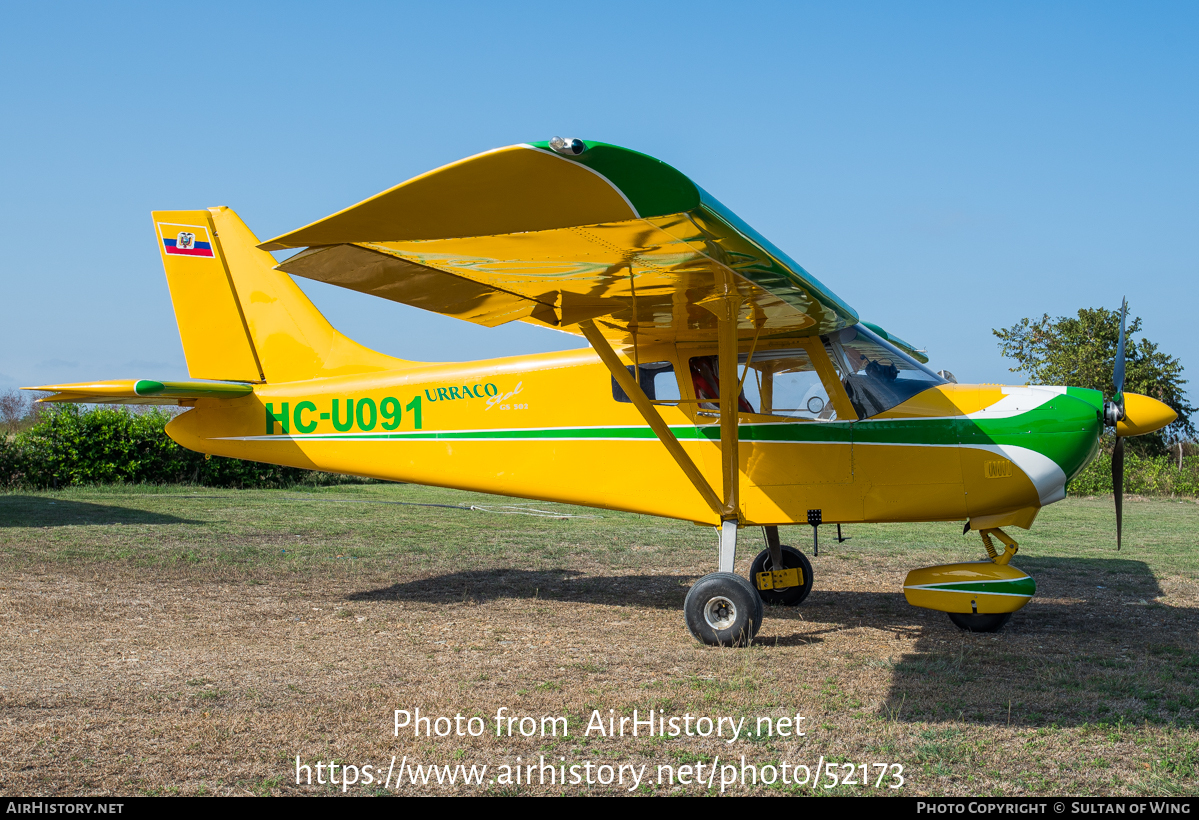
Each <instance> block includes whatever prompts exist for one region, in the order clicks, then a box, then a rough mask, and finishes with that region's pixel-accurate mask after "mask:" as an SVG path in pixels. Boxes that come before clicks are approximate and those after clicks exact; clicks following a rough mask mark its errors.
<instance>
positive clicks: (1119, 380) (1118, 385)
mask: <svg viewBox="0 0 1199 820" xmlns="http://www.w3.org/2000/svg"><path fill="white" fill-rule="evenodd" d="M1127 316H1128V300H1127V299H1123V300H1122V304H1121V305H1120V341H1119V342H1118V343H1117V344H1116V369H1115V371H1114V372H1113V373H1112V386H1113V387H1114V388H1115V393H1114V394H1113V395H1112V401H1114V402H1116V403H1117V404H1119V405H1123V403H1124V319H1125V317H1127Z"/></svg>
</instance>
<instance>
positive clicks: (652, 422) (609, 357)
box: [579, 319, 737, 519]
mask: <svg viewBox="0 0 1199 820" xmlns="http://www.w3.org/2000/svg"><path fill="white" fill-rule="evenodd" d="M579 329H580V330H582V331H583V335H584V336H585V337H586V338H587V341H588V342H590V344H591V346H592V347H593V348H595V352H596V353H597V354H599V357H600V360H601V361H603V363H604V364H605V365H607V367H608V370H609V371H610V372H611V373H612V378H614V379H616V383H617V384H619V385H620V389H621V390H623V391H624V392H625V395H626V396H628V397H629V398H630V399H631V400H632V402H633V406H634V407H636V408H637V412H639V413H641V417H642V418H643V419H645V422H646V424H648V425H649V426H650V429H651V430H653V431H654V435H656V436H657V437H658V440H659V441H661V442H662V444H664V445H665V446H666V450H667V452H669V453H670V455H671V456H672V457H673V458H674V460H675V463H676V464H678V465H679V469H681V470H682V471H683V472H684V473H685V474H686V475H687V478H689V479H691V483H692V484H694V485H695V489H697V490H699V494H700V495H701V496H703V499H704V501H706V502H707V503H708V506H709V507H711V508H712V511H713V512H715V513H716V514H717V515H719V516H720V517H721V518H722V519H723V518H725V517H726V516H725V513H724V508H725V505H724V503H722V502H721V500H720V497H719V496H718V495H716V491H715V490H713V489H712V487H711V485H709V484H708V481H707V479H705V478H704V475H703V473H701V472H700V471H699V468H697V467H696V466H695V462H694V461H692V460H691V457H690V456H689V455H687V451H686V450H684V449H683V445H681V444H679V440H678V439H677V438H675V436H674V433H672V432H670V427H668V426H667V424H666V422H665V421H663V420H662V416H661V415H659V414H658V410H657V408H655V407H654V406H653V405H652V404H650V402H649V398H648V397H647V396H646V395H645V393H644V392H643V391H642V390H641V385H640V384H639V383H638V381H637V380H636V379H634V378H633V377H632V376H631V375H629V371H628V370H627V369H626V368H625V366H624V365H623V364H621V361H620V359H619V358H618V357H617V355H616V351H614V350H613V349H612V346H611V345H609V344H608V340H607V339H605V338H604V337H603V335H602V334H600V332H599V330H598V329H597V328H596V326H595V322H593V321H592V320H591V319H587V320H585V321H582V322H579ZM736 367H737V357H736V356H733V369H734V373H735V372H736ZM732 383H733V384H736V377H735V376H734V379H733V382H732ZM734 400H735V399H734ZM734 407H735V405H734ZM735 463H736V462H734V464H735ZM734 494H735V492H734Z"/></svg>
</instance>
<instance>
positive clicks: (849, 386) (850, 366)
mask: <svg viewBox="0 0 1199 820" xmlns="http://www.w3.org/2000/svg"><path fill="white" fill-rule="evenodd" d="M824 338H825V339H826V345H827V348H828V350H829V352H830V354H831V356H832V359H833V362H834V363H836V365H837V369H838V370H840V371H841V376H842V379H843V381H844V384H845V392H847V393H848V394H849V400H850V402H851V403H852V404H853V407H854V409H855V410H857V411H858V416H859V417H860V418H864V419H865V418H870V417H871V416H877V415H878V414H879V413H884V412H886V411H887V410H890V409H891V408H892V407H895V406H896V405H898V404H902V403H903V402H905V401H907V400H908V399H910V398H911V397H912V396H915V395H916V394H917V393H922V392H923V391H925V390H927V389H928V388H930V387H934V386H936V385H938V384H947V382H946V380H945V379H943V378H941V377H940V376H938V375H937V374H936V373H934V372H933V371H932V370H930V369H928V368H927V367H925V366H924V365H922V364H920V362H918V361H916V360H915V359H913V358H912V357H911V356H909V355H908V354H906V353H904V352H903V351H901V350H899V349H898V348H896V347H895V346H893V345H892V344H891V343H890V342H888V341H886V340H884V339H882V338H881V337H879V336H878V335H876V334H875V333H873V332H872V331H870V330H869V329H868V328H866V327H863V326H862V325H854V326H853V327H848V328H845V329H844V330H842V331H840V332H838V333H833V334H830V335H829V336H827V337H824ZM846 374H848V375H846Z"/></svg>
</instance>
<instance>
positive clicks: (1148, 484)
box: [1067, 452, 1199, 496]
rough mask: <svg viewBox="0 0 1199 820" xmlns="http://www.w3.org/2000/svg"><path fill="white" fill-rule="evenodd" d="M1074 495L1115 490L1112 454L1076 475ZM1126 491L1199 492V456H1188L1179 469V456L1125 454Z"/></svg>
mask: <svg viewBox="0 0 1199 820" xmlns="http://www.w3.org/2000/svg"><path fill="white" fill-rule="evenodd" d="M1067 492H1068V493H1069V494H1070V495H1102V494H1104V493H1110V492H1112V457H1111V456H1110V455H1108V454H1106V453H1103V454H1100V455H1099V457H1098V458H1096V459H1095V460H1094V461H1092V462H1091V463H1090V464H1088V465H1087V467H1086V469H1084V470H1083V471H1082V472H1081V473H1079V474H1078V475H1077V476H1075V477H1074V480H1073V481H1071V482H1070V486H1069V488H1068V489H1067ZM1124 492H1125V493H1127V494H1129V495H1190V496H1197V495H1199V456H1185V457H1183V459H1182V469H1181V470H1180V469H1178V457H1177V456H1137V455H1133V454H1132V453H1127V452H1126V453H1125V454H1124Z"/></svg>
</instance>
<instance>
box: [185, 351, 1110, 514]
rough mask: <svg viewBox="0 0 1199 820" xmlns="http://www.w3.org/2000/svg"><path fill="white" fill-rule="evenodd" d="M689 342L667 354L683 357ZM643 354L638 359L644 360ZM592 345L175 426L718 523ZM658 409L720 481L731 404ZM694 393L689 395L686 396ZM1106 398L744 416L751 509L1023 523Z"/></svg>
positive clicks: (262, 404) (366, 466) (258, 457)
mask: <svg viewBox="0 0 1199 820" xmlns="http://www.w3.org/2000/svg"><path fill="white" fill-rule="evenodd" d="M683 348H684V346H682V345H680V346H678V347H677V348H671V349H670V350H668V351H665V352H664V351H663V350H662V349H659V350H658V351H656V358H657V359H669V360H672V361H674V362H675V364H676V368H675V369H676V372H682V373H686V372H687V369H686V368H685V367H683V366H682V364H683V362H685V360H686V356H687V355H688V351H687V350H685V349H683ZM644 360H645V359H643V361H644ZM612 385H613V382H612V378H611V376H610V374H609V371H608V370H607V369H606V368H605V366H604V365H603V364H602V363H601V362H600V360H599V359H598V358H597V356H596V354H595V353H594V352H593V351H592V350H590V349H584V350H578V351H570V352H563V353H548V354H541V355H535V356H522V357H513V358H505V359H493V360H485V361H477V362H469V363H450V364H420V365H415V366H413V367H406V368H403V369H399V370H388V371H382V372H374V373H368V374H361V375H350V376H338V377H333V378H321V379H312V380H305V381H301V382H290V383H281V384H264V385H256V386H255V389H254V393H253V395H250V396H245V397H242V398H236V399H230V400H218V399H199V400H198V401H197V402H196V404H195V407H194V408H193V409H191V410H190V411H188V412H186V413H184V414H182V415H181V416H179V417H178V418H176V419H175V420H174V421H172V422H171V424H170V425H169V426H168V428H167V431H168V433H169V434H170V435H171V436H172V437H173V438H174V439H175V440H176V441H178V442H179V443H180V444H182V445H183V446H185V447H188V448H190V449H193V450H199V451H201V452H205V453H210V454H214V455H222V456H231V457H236V458H244V459H251V460H255V461H262V462H269V463H275V464H284V465H289V466H294V467H301V468H307V469H314V470H325V471H330V472H337V473H346V474H354V475H363V476H369V477H373V478H379V479H385V480H391V481H402V482H411V483H419V484H429V485H437V486H444V487H454V488H460V489H465V490H474V491H479V492H487V493H496V494H502V495H508V496H518V497H524V498H530V499H538V500H546V501H558V502H563V503H570V504H581V505H587V506H593V507H602V508H608V509H614V510H624V511H629V512H638V513H645V514H650V515H659V516H665V517H670V518H676V519H683V520H689V521H695V522H698V523H708V524H718V523H719V519H718V518H717V517H716V516H715V514H714V513H713V511H712V510H711V509H710V507H709V506H708V505H707V504H705V503H704V501H703V499H702V498H701V497H700V495H699V494H698V493H697V492H696V490H695V487H694V486H693V485H692V484H691V483H690V482H689V481H688V479H687V478H686V477H685V476H684V474H683V473H682V471H681V470H680V469H679V467H678V465H677V464H676V463H675V462H674V461H673V460H672V458H671V457H670V455H669V454H668V453H667V451H666V448H665V447H663V445H662V443H661V442H660V441H659V440H658V439H657V438H656V437H655V435H654V433H653V432H652V431H651V430H650V428H649V427H648V426H647V425H646V423H645V421H644V419H643V418H642V417H641V416H640V415H639V413H638V412H637V410H636V409H635V408H634V407H633V405H632V404H629V403H627V402H621V401H618V400H617V399H616V398H615V397H614V390H613V386H612ZM679 390H680V394H681V398H682V399H683V400H684V403H683V404H680V405H678V406H671V405H670V404H663V405H660V406H659V411H660V413H661V415H662V417H663V419H664V420H665V421H666V423H667V424H669V425H670V428H671V430H672V431H673V432H674V434H675V436H676V437H677V438H678V439H679V441H680V442H681V443H682V445H683V447H684V449H685V450H686V451H687V453H688V454H689V455H690V456H691V458H692V460H693V461H694V462H695V464H696V465H697V466H698V467H699V469H700V470H701V471H702V472H703V473H704V475H705V476H706V477H707V479H708V480H709V482H710V483H711V484H712V485H713V486H715V487H719V486H720V458H721V457H720V449H719V439H720V425H719V418H718V414H716V413H711V412H705V411H704V410H702V409H701V408H702V407H703V405H701V404H697V403H695V392H694V389H693V387H692V385H691V384H690V380H689V379H686V378H684V379H680V380H679ZM687 399H691V400H692V403H691V404H686V403H685V402H686V400H687ZM1102 401H1103V399H1102V395H1101V394H1100V393H1098V392H1097V391H1092V390H1082V389H1078V388H1059V387H1003V386H1000V385H957V384H945V385H938V386H934V387H931V388H929V389H928V390H925V391H924V392H922V393H919V394H917V395H916V396H914V397H912V398H910V399H909V400H907V401H905V402H903V403H901V404H900V405H898V406H896V407H893V408H891V409H890V410H889V411H887V412H885V413H882V414H880V415H878V416H875V417H873V418H868V419H862V420H852V421H849V420H833V421H812V420H797V419H787V418H781V417H779V416H770V415H761V414H757V413H741V414H740V416H739V429H740V446H739V460H740V467H741V470H740V472H741V492H740V499H741V519H742V522H743V523H745V524H789V523H800V522H805V521H806V520H807V511H808V510H810V509H819V510H821V511H822V518H823V521H825V522H846V523H848V522H857V521H879V522H883V521H939V520H964V519H970V520H971V521H972V525H973V526H975V527H976V528H980V527H983V526H1006V525H1010V524H1015V525H1018V526H1025V527H1027V526H1028V525H1029V524H1030V523H1031V522H1032V520H1033V518H1034V517H1035V516H1036V513H1037V511H1038V510H1039V509H1040V507H1041V506H1043V505H1045V504H1048V503H1052V502H1054V501H1057V500H1060V499H1061V498H1062V497H1064V495H1065V484H1066V482H1067V481H1068V480H1069V479H1070V478H1071V477H1073V476H1074V475H1075V474H1077V472H1078V471H1079V470H1081V469H1082V468H1083V467H1084V466H1085V465H1086V463H1087V462H1088V461H1089V460H1090V459H1091V458H1093V457H1094V455H1095V453H1096V452H1097V449H1098V438H1099V434H1100V432H1101V430H1102V421H1101V419H1100V415H1099V412H1100V410H1101V408H1102Z"/></svg>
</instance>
